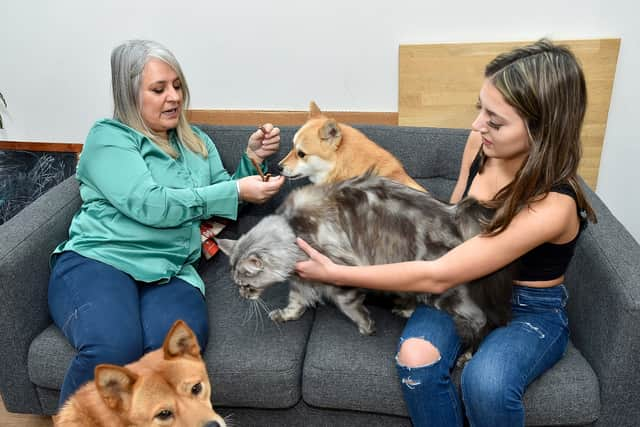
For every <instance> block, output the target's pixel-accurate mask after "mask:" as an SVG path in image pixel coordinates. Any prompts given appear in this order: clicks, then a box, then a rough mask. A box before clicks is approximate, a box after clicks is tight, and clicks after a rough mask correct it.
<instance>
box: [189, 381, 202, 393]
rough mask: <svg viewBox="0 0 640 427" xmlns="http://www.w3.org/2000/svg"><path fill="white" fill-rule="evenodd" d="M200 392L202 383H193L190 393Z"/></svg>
mask: <svg viewBox="0 0 640 427" xmlns="http://www.w3.org/2000/svg"><path fill="white" fill-rule="evenodd" d="M200 393H202V383H198V384H195V385H194V386H193V387H191V394H195V395H198V394H200Z"/></svg>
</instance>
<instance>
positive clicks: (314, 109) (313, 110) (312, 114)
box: [309, 101, 322, 119]
mask: <svg viewBox="0 0 640 427" xmlns="http://www.w3.org/2000/svg"><path fill="white" fill-rule="evenodd" d="M320 116H322V111H320V108H318V105H316V103H315V102H313V101H311V102H310V103H309V118H310V119H315V118H318V117H320Z"/></svg>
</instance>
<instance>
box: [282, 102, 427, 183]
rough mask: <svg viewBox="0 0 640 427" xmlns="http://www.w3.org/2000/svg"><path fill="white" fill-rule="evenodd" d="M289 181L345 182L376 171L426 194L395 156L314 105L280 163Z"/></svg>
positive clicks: (311, 106)
mask: <svg viewBox="0 0 640 427" xmlns="http://www.w3.org/2000/svg"><path fill="white" fill-rule="evenodd" d="M278 166H279V167H280V170H281V171H282V175H284V176H286V177H288V178H290V179H298V178H304V177H308V178H309V180H310V181H311V182H313V183H314V184H322V183H333V182H338V181H344V180H345V179H349V178H354V177H356V176H359V175H363V174H364V173H366V172H369V171H371V172H373V173H374V174H376V175H380V176H384V177H387V178H390V179H392V180H394V181H397V182H400V183H402V184H405V185H407V186H409V187H412V188H415V189H417V190H420V191H424V192H426V191H427V190H425V189H424V188H423V187H421V186H420V184H418V183H417V182H415V181H414V180H413V179H412V178H411V177H410V176H409V175H408V174H407V172H406V171H405V170H404V167H403V166H402V164H401V163H400V161H399V160H398V159H396V158H395V157H394V156H393V154H391V153H389V152H388V151H387V150H385V149H384V148H382V147H380V146H379V145H377V144H376V143H375V142H373V141H371V140H370V139H369V138H367V137H366V136H365V135H364V134H363V133H362V132H360V131H359V130H357V129H354V128H353V127H351V126H348V125H346V124H344V123H338V122H336V121H335V120H334V119H332V118H329V117H326V116H325V115H323V114H322V112H321V111H320V109H319V108H318V106H317V105H316V104H315V102H313V101H311V104H310V106H309V119H308V120H307V122H306V123H305V124H304V125H302V127H301V128H300V129H299V130H298V131H297V132H296V134H295V135H294V137H293V148H292V149H291V151H290V152H289V154H287V156H286V157H285V158H284V159H282V160H281V161H280V163H278Z"/></svg>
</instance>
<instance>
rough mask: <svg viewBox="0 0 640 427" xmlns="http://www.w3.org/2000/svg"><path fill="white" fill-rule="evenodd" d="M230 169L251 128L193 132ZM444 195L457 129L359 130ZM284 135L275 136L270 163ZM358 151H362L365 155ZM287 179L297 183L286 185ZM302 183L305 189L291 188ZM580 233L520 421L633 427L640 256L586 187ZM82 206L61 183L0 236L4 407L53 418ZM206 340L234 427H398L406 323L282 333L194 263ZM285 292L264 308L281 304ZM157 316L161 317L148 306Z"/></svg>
mask: <svg viewBox="0 0 640 427" xmlns="http://www.w3.org/2000/svg"><path fill="white" fill-rule="evenodd" d="M202 128H203V129H204V130H205V131H206V132H207V133H209V134H210V135H211V136H212V138H213V139H214V141H216V144H217V146H218V149H219V151H220V153H221V155H222V158H223V161H224V163H225V165H226V166H227V167H228V168H230V169H232V168H233V167H234V165H235V164H236V163H237V161H238V158H239V156H240V153H241V152H242V150H243V149H244V146H245V144H246V139H247V137H248V135H249V133H250V132H251V131H253V129H252V128H248V127H233V126H232V127H224V126H202ZM360 128H361V129H362V130H363V131H364V132H365V133H366V134H367V135H368V136H369V137H371V138H372V139H373V140H374V141H377V142H378V143H379V144H380V145H382V146H384V147H385V148H387V149H389V150H390V151H392V152H393V153H394V154H396V156H397V157H398V158H399V159H400V160H401V161H402V162H403V163H404V165H405V166H406V169H407V170H408V172H409V173H410V175H412V176H413V177H415V178H416V179H417V180H418V181H419V182H420V183H421V184H423V185H424V186H426V187H427V188H429V189H430V190H431V191H432V192H433V193H435V194H436V195H437V196H439V197H441V198H444V199H446V198H448V197H449V194H450V192H451V190H452V188H453V185H454V182H455V179H456V177H457V171H458V167H459V163H460V157H461V155H462V150H463V147H464V143H465V140H466V136H467V131H465V130H455V129H436V128H410V127H395V126H360ZM295 130H296V129H295V128H288V127H285V128H282V136H283V138H282V146H281V151H280V153H279V154H278V155H276V156H274V158H273V160H271V161H270V162H271V166H272V169H274V171H273V172H275V173H277V171H276V170H275V163H276V162H277V160H278V159H280V158H282V157H283V156H284V154H285V153H286V152H287V151H288V150H289V149H290V147H291V140H292V137H293V133H294V132H295ZM363 155H364V153H363ZM296 183H300V181H297V182H296ZM302 184H305V182H302V183H300V184H297V185H302ZM293 185H294V184H292V183H287V184H285V187H284V191H282V192H281V194H280V195H278V196H277V197H276V198H275V199H274V200H272V201H271V202H270V203H268V204H265V205H256V206H246V207H245V208H244V209H243V212H242V214H241V218H240V219H239V221H237V222H236V223H233V224H232V225H230V226H228V227H227V228H226V229H225V231H224V235H225V236H226V237H237V236H238V235H239V234H241V233H243V232H245V231H246V230H248V229H249V228H250V227H251V226H252V225H254V224H255V223H256V222H257V221H259V220H260V218H261V217H263V216H264V215H265V214H266V213H268V212H271V211H273V209H274V208H275V207H276V206H277V205H278V204H279V203H280V202H281V201H282V199H283V197H285V195H286V193H287V192H288V191H289V190H290V189H291V188H292V186H293ZM587 193H588V196H589V198H590V200H591V202H592V203H593V206H594V208H595V210H596V212H597V214H598V218H599V223H598V224H596V225H590V226H589V227H588V229H587V231H586V232H585V233H584V234H583V236H582V238H581V240H580V243H579V245H578V248H577V251H576V256H575V259H574V260H573V262H572V264H571V266H570V268H569V271H568V272H567V282H566V283H567V286H568V289H569V292H570V302H569V315H570V324H571V344H570V345H569V348H568V350H567V353H566V355H565V356H564V358H563V359H562V360H561V361H560V362H559V363H558V364H557V365H556V366H555V367H553V368H552V369H551V370H550V371H548V372H547V373H545V374H544V375H543V376H542V377H541V378H539V379H538V380H536V381H535V382H534V383H533V384H531V386H530V387H529V388H528V390H527V392H526V394H525V405H526V414H527V420H526V422H527V425H590V424H595V425H598V426H631V425H638V423H639V422H640V421H638V420H640V375H639V374H638V368H640V333H639V332H638V329H639V328H640V266H639V263H640V247H639V246H638V243H637V242H636V241H635V240H634V239H633V238H632V237H631V235H630V234H629V233H628V232H627V231H626V230H625V229H624V227H623V226H622V225H621V224H620V223H619V222H618V221H617V220H616V218H615V217H614V216H613V215H612V214H611V212H610V211H609V210H608V209H607V207H606V206H605V205H604V204H603V203H602V201H601V200H600V199H599V198H598V197H597V196H596V195H595V194H594V193H593V192H592V191H590V190H587ZM79 205H80V199H79V195H78V187H77V184H76V181H75V179H74V178H73V177H72V178H69V179H67V180H66V181H64V182H63V183H61V184H60V185H58V186H57V187H55V188H54V189H52V190H51V191H49V192H48V193H47V194H45V195H44V196H42V197H41V198H40V199H38V200H37V201H35V202H34V203H33V204H31V205H30V206H28V207H27V208H26V209H24V210H23V211H22V212H20V213H19V214H18V215H17V216H15V217H14V218H12V219H11V220H10V221H8V222H7V223H5V224H4V225H2V227H1V228H0V265H1V267H0V301H2V308H1V309H0V328H1V333H0V392H1V393H2V398H3V399H4V402H5V405H6V407H7V408H8V410H9V411H12V412H23V413H34V414H52V413H54V411H55V410H56V404H57V400H58V390H59V388H60V385H61V383H62V379H63V376H64V373H65V371H66V369H67V365H68V364H69V361H70V360H71V358H72V357H73V356H74V350H73V348H72V347H71V346H70V345H69V344H68V343H67V341H66V340H65V338H64V337H63V336H62V335H61V333H60V331H59V330H58V329H57V328H56V327H55V326H54V325H52V323H51V319H50V317H49V314H48V311H47V281H48V275H49V266H48V259H49V253H50V252H51V250H52V248H53V247H54V246H55V245H56V244H57V243H58V242H59V241H61V240H62V239H64V238H65V236H66V233H67V228H68V226H69V221H70V220H71V217H72V215H73V213H74V212H75V211H76V209H77V208H78V207H79ZM200 271H201V274H202V276H203V278H204V280H205V282H206V285H207V301H208V305H209V315H210V324H211V332H210V337H209V345H208V347H207V349H206V351H205V358H206V361H207V366H208V369H209V373H210V376H211V379H212V384H213V401H214V405H215V406H216V407H217V408H218V410H219V411H220V412H221V413H222V414H224V415H230V417H231V418H230V419H231V420H233V424H234V425H236V426H252V425H255V426H270V425H273V426H283V425H291V426H350V427H353V426H403V425H406V426H409V425H411V423H410V421H409V419H408V418H407V413H406V409H405V406H404V403H403V400H402V395H401V389H400V385H399V382H398V379H397V378H396V373H395V365H394V354H395V351H396V345H397V340H398V336H399V334H400V332H401V330H402V327H403V323H404V321H403V319H401V318H398V317H395V316H393V315H392V314H391V313H390V311H389V310H388V309H387V308H385V307H383V306H381V305H371V306H370V307H371V310H372V313H373V315H374V317H375V320H376V322H377V334H376V335H375V336H371V337H363V336H360V335H359V334H358V331H357V329H356V328H355V327H354V325H353V324H352V323H351V322H350V321H348V320H347V319H346V318H345V317H344V316H342V315H341V314H339V313H338V312H337V311H336V310H335V309H334V308H333V307H331V306H322V307H320V308H318V309H317V310H310V311H308V312H307V313H306V314H305V315H304V316H303V318H302V319H300V320H298V321H294V322H289V323H286V324H283V325H276V324H274V323H272V322H271V321H270V320H269V319H268V317H267V316H266V314H265V313H262V315H261V316H255V315H253V316H250V311H249V304H248V302H247V301H245V300H241V299H240V297H239V296H238V292H237V290H236V288H235V286H234V285H233V284H232V282H231V280H230V277H229V273H228V265H227V258H226V257H225V256H224V255H222V254H218V255H216V256H215V257H214V258H213V259H212V260H210V261H207V262H203V263H201V266H200ZM286 295H287V287H286V285H284V284H283V285H279V286H275V287H273V288H272V289H271V290H270V291H269V292H268V293H267V294H266V295H265V298H264V300H265V302H266V304H267V305H268V306H269V307H271V308H273V307H280V306H283V305H284V304H285V301H286ZM159 309H161V308H159Z"/></svg>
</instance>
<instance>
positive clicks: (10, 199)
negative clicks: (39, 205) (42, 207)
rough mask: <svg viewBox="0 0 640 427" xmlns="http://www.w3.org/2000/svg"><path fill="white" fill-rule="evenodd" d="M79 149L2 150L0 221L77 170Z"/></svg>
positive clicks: (12, 214)
mask: <svg viewBox="0 0 640 427" xmlns="http://www.w3.org/2000/svg"><path fill="white" fill-rule="evenodd" d="M76 162H77V158H76V154H75V153H54V152H34V151H12V150H2V151H0V224H3V223H5V222H6V221H8V220H9V219H10V218H11V217H13V216H14V215H15V214H17V213H18V212H20V211H21V210H22V209H23V208H24V207H25V206H27V205H28V204H29V203H31V202H33V201H34V200H36V199H37V198H38V197H40V196H41V195H42V194H44V193H45V192H46V191H47V190H49V189H50V188H51V187H53V186H54V185H56V184H58V183H60V182H62V181H63V180H64V179H65V178H67V177H69V176H71V175H72V174H74V173H75V168H76Z"/></svg>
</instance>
